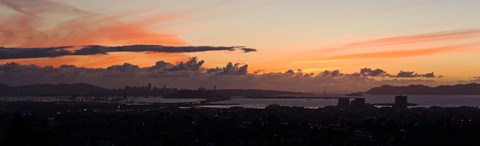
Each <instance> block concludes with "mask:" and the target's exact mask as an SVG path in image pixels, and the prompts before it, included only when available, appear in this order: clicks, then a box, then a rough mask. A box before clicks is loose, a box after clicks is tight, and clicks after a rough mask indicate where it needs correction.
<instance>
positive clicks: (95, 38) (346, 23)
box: [0, 0, 480, 82]
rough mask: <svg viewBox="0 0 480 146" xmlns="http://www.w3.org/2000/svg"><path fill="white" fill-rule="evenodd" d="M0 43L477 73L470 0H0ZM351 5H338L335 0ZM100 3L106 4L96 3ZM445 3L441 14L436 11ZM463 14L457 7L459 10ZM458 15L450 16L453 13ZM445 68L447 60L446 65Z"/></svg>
mask: <svg viewBox="0 0 480 146" xmlns="http://www.w3.org/2000/svg"><path fill="white" fill-rule="evenodd" d="M0 2H1V6H0V12H1V16H2V17H1V18H2V19H0V32H1V33H0V36H1V39H0V44H1V46H3V47H19V48H28V47H31V48H35V47H54V46H83V45H108V46H119V45H132V44H158V45H168V46H186V45H193V46H200V45H201V46H236V45H242V46H247V47H251V48H255V49H258V50H259V51H258V52H254V53H240V52H201V53H170V54H167V53H110V54H107V55H93V56H65V57H56V58H32V59H4V60H0V64H3V63H7V62H18V63H22V64H36V65H40V66H46V65H53V66H59V65H62V64H73V65H77V66H82V67H95V68H96V67H107V66H110V65H114V64H122V63H125V62H128V63H132V64H137V65H140V66H151V65H153V64H154V63H155V62H156V61H159V60H165V61H167V62H173V63H174V62H178V61H182V60H186V59H188V58H189V57H191V56H198V57H199V58H200V59H204V60H206V62H207V64H206V65H207V66H211V67H213V66H223V65H224V64H226V63H227V62H230V61H232V62H240V63H245V64H249V65H250V70H249V71H250V72H253V71H256V70H264V71H266V72H279V71H282V72H283V71H285V70H288V69H298V68H300V69H303V70H304V71H307V72H320V71H322V70H325V69H340V70H342V71H346V72H355V71H358V70H359V69H360V68H363V67H372V68H382V69H385V70H388V71H392V72H395V71H399V70H412V71H419V72H436V73H438V74H442V75H444V76H445V77H444V78H442V79H439V80H440V81H444V82H455V81H458V80H468V79H471V78H472V77H473V76H478V75H480V67H479V65H480V64H478V62H480V57H477V56H478V55H480V49H479V47H480V44H479V43H480V21H478V20H479V19H477V18H476V17H474V16H472V15H468V14H472V12H477V11H478V10H475V7H472V5H474V4H477V3H478V1H468V0H465V1H462V2H459V3H455V4H453V3H449V2H432V1H428V2H422V3H419V1H411V0H408V1H404V2H398V1H397V2H394V1H388V2H385V1H378V2H377V3H376V4H370V3H368V4H367V3H358V2H354V1H350V2H338V1H325V2H314V1H306V0H305V1H302V2H299V1H288V0H263V1H248V2H247V1H235V0H208V1H202V2H190V1H177V2H172V1H158V2H152V1H142V0H140V1H139V2H137V3H136V4H131V2H130V1H124V0H120V1H111V0H106V1H102V2H98V3H96V4H93V3H94V2H90V3H87V2H75V1H60V0H42V1H35V2H34V3H35V4H37V5H41V6H32V5H27V4H25V2H24V1H15V0H1V1H0ZM347 3H348V4H351V5H352V6H351V7H346V5H345V4H347ZM100 6H110V7H108V8H105V9H103V8H102V7H100ZM447 6H449V7H450V8H451V9H449V12H448V14H450V15H446V14H443V13H447V12H444V11H441V10H444V9H443V8H444V7H447ZM464 14H467V15H464ZM455 16H458V17H455ZM452 67H453V68H452Z"/></svg>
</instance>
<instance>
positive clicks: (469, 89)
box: [357, 83, 480, 95]
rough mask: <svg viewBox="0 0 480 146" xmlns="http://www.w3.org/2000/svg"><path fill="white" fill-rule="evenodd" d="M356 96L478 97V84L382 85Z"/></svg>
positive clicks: (479, 89)
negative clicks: (433, 85) (434, 85)
mask: <svg viewBox="0 0 480 146" xmlns="http://www.w3.org/2000/svg"><path fill="white" fill-rule="evenodd" d="M357 94H371V95H402V94H403V95H480V84H475V83H471V84H458V85H451V86H449V85H444V86H437V87H428V86H424V85H410V86H390V85H383V86H380V87H375V88H372V89H370V90H368V91H366V92H361V93H357Z"/></svg>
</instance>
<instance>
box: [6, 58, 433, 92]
mask: <svg viewBox="0 0 480 146" xmlns="http://www.w3.org/2000/svg"><path fill="white" fill-rule="evenodd" d="M204 63H205V61H203V60H199V59H198V58H196V57H193V58H191V59H189V60H187V61H184V62H178V63H175V64H173V63H168V62H165V61H158V62H156V63H155V65H153V66H149V67H139V66H137V65H134V64H129V63H125V64H121V65H112V66H110V67H107V68H84V67H76V66H73V65H63V66H60V67H51V66H46V67H39V66H36V65H20V64H17V63H7V64H3V65H0V83H5V84H8V85H23V84H35V83H62V82H64V83H78V82H83V83H90V84H94V85H98V86H103V87H108V88H122V87H123V86H126V85H144V84H146V83H152V84H154V85H157V86H161V85H163V84H164V83H165V84H167V86H173V87H178V88H192V89H196V88H198V87H207V88H208V87H213V86H217V87H218V88H220V89H226V88H244V89H245V88H256V89H275V90H290V91H304V92H317V91H319V92H320V91H323V87H328V89H329V91H332V92H353V91H363V90H367V89H369V88H371V87H375V86H380V85H384V84H390V85H409V84H426V85H432V84H435V81H434V80H433V79H434V77H436V76H435V75H434V74H433V73H426V74H421V73H415V72H405V71H400V72H399V73H396V74H389V73H387V72H386V71H384V70H382V69H371V68H363V69H361V70H360V71H359V72H355V73H343V72H341V71H340V70H325V71H322V72H319V73H304V72H303V71H302V70H301V69H298V70H288V71H285V72H266V73H260V72H254V73H249V71H248V65H247V64H241V63H231V62H229V63H227V64H226V65H225V66H224V67H214V68H207V67H204V66H203V64H204Z"/></svg>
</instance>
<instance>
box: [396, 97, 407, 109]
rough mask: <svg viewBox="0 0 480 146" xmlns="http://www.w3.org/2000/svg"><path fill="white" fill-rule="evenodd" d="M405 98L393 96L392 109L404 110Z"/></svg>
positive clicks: (405, 106) (405, 105)
mask: <svg viewBox="0 0 480 146" xmlns="http://www.w3.org/2000/svg"><path fill="white" fill-rule="evenodd" d="M407 98H408V97H407V96H403V95H399V96H395V104H393V107H394V108H399V109H404V108H407V106H408V101H407Z"/></svg>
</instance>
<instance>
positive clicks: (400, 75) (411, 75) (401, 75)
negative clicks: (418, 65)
mask: <svg viewBox="0 0 480 146" xmlns="http://www.w3.org/2000/svg"><path fill="white" fill-rule="evenodd" d="M393 77H398V78H417V77H424V78H435V77H436V76H435V73H433V72H431V73H425V74H418V73H415V72H413V71H400V72H399V73H397V74H396V75H394V76H393Z"/></svg>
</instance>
